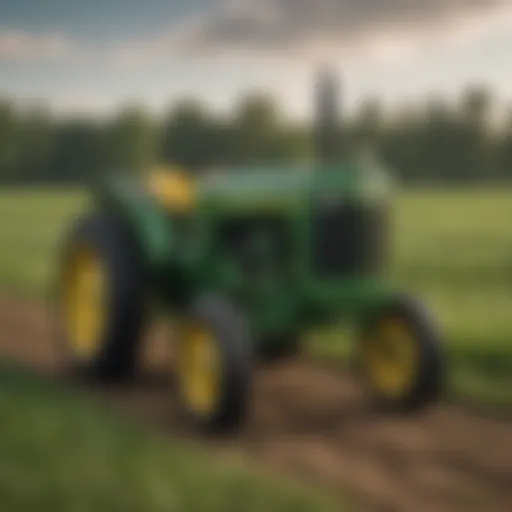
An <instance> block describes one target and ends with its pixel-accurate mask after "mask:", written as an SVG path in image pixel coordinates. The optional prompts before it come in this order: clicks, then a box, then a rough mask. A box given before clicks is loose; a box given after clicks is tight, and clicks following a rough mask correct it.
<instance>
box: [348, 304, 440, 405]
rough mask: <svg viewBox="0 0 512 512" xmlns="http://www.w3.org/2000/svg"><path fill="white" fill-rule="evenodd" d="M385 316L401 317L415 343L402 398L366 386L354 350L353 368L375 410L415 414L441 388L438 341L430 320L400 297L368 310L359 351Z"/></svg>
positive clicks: (419, 305) (367, 383)
mask: <svg viewBox="0 0 512 512" xmlns="http://www.w3.org/2000/svg"><path fill="white" fill-rule="evenodd" d="M385 316H395V317H396V316H398V317H400V318H402V319H403V320H404V321H405V322H406V323H407V324H408V325H409V327H410V329H411V331H412V332H413V333H414V335H415V336H414V338H415V340H416V342H417V344H418V354H419V357H418V360H417V368H416V371H415V377H414V379H413V382H412V383H411V385H410V386H409V389H408V390H407V391H406V392H405V393H404V394H403V396H399V397H395V398H389V397H387V396H383V395H382V394H380V393H378V392H377V391H376V390H375V389H373V388H372V386H371V385H370V383H369V382H370V379H369V378H368V376H367V375H365V373H364V370H363V365H362V364H361V351H360V350H357V349H356V357H355V369H356V371H357V372H358V374H359V376H360V377H361V379H362V381H363V384H364V385H365V387H366V389H367V390H368V393H369V395H370V397H371V400H372V403H373V405H374V406H376V407H377V408H378V409H379V410H384V411H389V412H399V413H408V412H415V411H419V410H421V409H423V408H425V407H426V406H428V405H429V404H430V403H433V402H435V401H437V400H439V398H440V396H441V393H442V390H443V387H444V386H443V385H444V365H443V362H444V361H443V359H444V358H443V354H442V351H441V341H440V337H439V335H438V333H437V329H436V328H435V325H434V323H433V321H432V320H431V319H430V317H429V315H428V313H427V311H426V309H425V308H424V307H423V306H422V305H421V304H420V303H419V302H417V301H416V300H413V299H412V298H410V297H406V296H400V297H397V298H395V299H394V300H392V301H390V302H389V303H388V304H386V305H385V306H383V307H380V308H378V309H376V310H374V311H372V312H371V313H370V314H369V315H368V316H367V317H366V319H365V320H364V321H363V323H362V326H361V327H362V329H361V333H360V339H359V340H358V341H359V343H357V347H358V348H359V349H360V348H361V347H362V344H363V343H364V340H365V339H368V336H369V335H370V334H371V331H372V329H374V328H375V327H376V325H377V324H378V322H379V320H381V319H382V318H383V317H385Z"/></svg>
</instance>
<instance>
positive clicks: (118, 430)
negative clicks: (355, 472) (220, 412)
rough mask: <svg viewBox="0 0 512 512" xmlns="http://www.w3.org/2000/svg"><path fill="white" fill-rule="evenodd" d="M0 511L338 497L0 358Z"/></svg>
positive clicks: (220, 506) (190, 509)
mask: <svg viewBox="0 0 512 512" xmlns="http://www.w3.org/2000/svg"><path fill="white" fill-rule="evenodd" d="M0 417H1V418H2V421H1V422H0V454H1V456H0V508H1V510H3V511H6V512H29V511H38V512H113V511H122V512H206V511H208V512H239V511H242V510H243V511H246V512H271V511H275V512H286V511H290V512H291V511H293V512H310V511H315V512H335V511H336V512H338V511H339V510H340V504H339V503H336V501H335V500H334V499H332V498H330V497H328V496H327V494H326V493H325V492H322V493H320V492H314V491H310V490H308V489H304V488H303V487H299V486H298V485H297V484H295V483H291V482H288V481H286V479H285V478H284V477H282V476H280V477H279V478H276V477H275V476H273V475H272V474H268V471H267V474H266V475H263V474H262V473H261V472H258V471H257V470H255V469H248V468H247V467H246V465H244V464H242V463H241V461H239V460H236V459H234V458H233V457H231V458H230V459H229V460H228V459H227V458H226V460H223V459H222V458H220V457H217V458H216V459H214V458H213V457H211V456H210V457H206V456H205V455H204V454H203V453H202V452H201V451H199V449H198V448H195V447H192V446H189V445H188V443H185V442H183V441H180V440H179V439H171V438H167V437H166V438H164V437H160V436H157V435H156V434H155V433H153V432H151V433H150V432H148V431H147V430H146V429H143V428H141V427H137V426H134V425H131V424H129V423H128V422H126V421H123V419H122V418H120V417H117V416H115V415H114V414H112V413H110V412H109V411H107V410H106V409H104V408H102V407H100V406H98V405H97V404H95V403H92V401H90V399H88V398H86V397H83V396H80V395H79V394H77V392H71V391H67V390H63V389H61V388H60V387H57V386H56V385H54V384H51V383H49V382H47V381H44V380H41V379H39V378H36V377H34V376H31V375H30V374H28V373H26V372H23V371H22V370H15V369H13V368H6V367H3V366H0Z"/></svg>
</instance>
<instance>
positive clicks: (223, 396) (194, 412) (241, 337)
mask: <svg viewBox="0 0 512 512" xmlns="http://www.w3.org/2000/svg"><path fill="white" fill-rule="evenodd" d="M183 323H184V325H183V327H182V333H181V340H180V342H179V350H178V361H177V362H178V368H177V370H178V384H179V392H180V399H181V402H182V405H183V408H184V409H185V411H186V413H187V415H188V416H189V417H190V418H191V419H192V421H193V422H194V423H195V424H196V425H197V426H198V427H199V428H200V429H202V430H205V431H209V432H215V433H222V432H226V431H231V430H233V429H236V428H237V427H239V426H240V425H241V424H242V422H243V420H244V417H245V414H246V410H247V402H248V400H249V392H250V381H251V377H252V359H253V351H252V343H251V340H250V337H249V331H248V328H247V325H246V322H245V318H244V316H243V315H242V314H241V313H240V312H239V311H237V310H236V309H235V308H234V306H233V305H232V304H231V303H230V302H228V301H226V300H224V299H223V298H221V297H218V296H214V295H205V296H202V297H199V298H198V299H197V300H196V301H194V302H193V303H192V305H191V306H190V307H189V309H188V311H187V312H186V314H185V318H184V321H183Z"/></svg>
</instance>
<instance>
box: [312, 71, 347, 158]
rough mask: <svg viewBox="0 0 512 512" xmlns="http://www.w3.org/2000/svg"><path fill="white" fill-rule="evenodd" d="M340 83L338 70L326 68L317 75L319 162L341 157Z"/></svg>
mask: <svg viewBox="0 0 512 512" xmlns="http://www.w3.org/2000/svg"><path fill="white" fill-rule="evenodd" d="M339 93H340V84H339V79H338V76H337V74H336V72H335V71H334V70H333V69H330V68H325V69H323V70H321V71H320V73H319V74H318V77H317V83H316V89H315V114H314V152H315V157H316V160H317V161H318V163H319V164H332V163H334V162H336V161H338V160H340V159H341V156H342V147H341V134H340V129H341V119H340V94H339Z"/></svg>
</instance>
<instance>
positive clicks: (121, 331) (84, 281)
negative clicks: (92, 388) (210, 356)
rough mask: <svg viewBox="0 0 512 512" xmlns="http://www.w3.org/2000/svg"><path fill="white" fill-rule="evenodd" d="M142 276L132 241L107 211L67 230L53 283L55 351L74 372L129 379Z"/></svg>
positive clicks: (134, 354)
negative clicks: (56, 281) (55, 281)
mask: <svg viewBox="0 0 512 512" xmlns="http://www.w3.org/2000/svg"><path fill="white" fill-rule="evenodd" d="M144 291H145V280H144V272H143V267H142V263H141V260H140V258H139V255H138V253H137V249H136V246H135V244H134V243H133V240H132V239H131V238H130V236H129V235H128V233H127V232H126V231H125V229H124V226H123V225H122V224H120V222H119V221H117V220H115V219H114V218H112V217H110V216H108V215H106V214H89V215H86V216H84V217H83V218H81V219H79V220H78V221H77V222H76V223H75V225H74V226H73V227H72V229H71V231H70V233H69V234H68V236H67V238H66V240H65V242H64V248H63V252H62V258H61V261H60V268H59V271H58V283H57V326H58V343H59V351H60V354H61V355H62V357H63V359H64V364H65V365H66V367H67V368H68V370H70V371H71V372H72V373H73V374H75V375H79V376H82V377H89V378H95V379H100V380H104V381H119V380H124V379H127V378H130V377H132V376H133V374H134V372H135V366H136V360H137V349H138V347H139V339H140V337H141V334H142V328H143V324H144V318H145V307H144Z"/></svg>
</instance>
